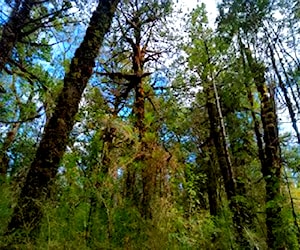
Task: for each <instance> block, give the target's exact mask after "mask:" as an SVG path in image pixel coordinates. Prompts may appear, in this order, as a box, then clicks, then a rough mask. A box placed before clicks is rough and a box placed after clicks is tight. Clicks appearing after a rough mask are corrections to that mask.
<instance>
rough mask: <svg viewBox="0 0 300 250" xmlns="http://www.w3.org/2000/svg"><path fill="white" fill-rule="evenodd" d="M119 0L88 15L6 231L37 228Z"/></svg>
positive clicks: (32, 232) (101, 4) (103, 3)
mask: <svg viewBox="0 0 300 250" xmlns="http://www.w3.org/2000/svg"><path fill="white" fill-rule="evenodd" d="M118 2H119V1H117V0H116V1H105V0H102V1H99V3H98V6H97V8H96V10H95V11H94V13H93V15H92V17H91V20H90V24H89V27H88V29H87V31H86V34H85V37H84V40H83V42H82V43H81V45H80V46H79V48H78V49H77V50H76V52H75V56H74V57H73V59H72V61H71V65H70V69H69V72H68V73H67V74H66V76H65V78H64V87H63V89H62V91H61V93H60V95H59V97H58V101H57V103H56V108H55V110H54V112H53V115H52V117H51V118H50V120H49V122H48V123H47V124H46V127H45V129H44V134H43V136H42V139H41V142H40V144H39V147H38V149H37V153H36V156H35V159H34V161H33V162H32V164H31V166H30V169H29V172H28V175H27V177H26V180H25V183H24V186H23V188H22V190H21V194H20V196H19V199H18V203H17V205H16V207H15V209H14V212H13V215H12V218H11V220H10V222H9V224H8V228H7V233H6V234H12V233H14V232H16V231H19V230H24V231H27V234H29V235H30V237H31V238H32V239H34V235H35V234H36V232H37V230H38V229H39V226H40V222H41V218H42V208H41V204H42V203H43V201H45V200H46V198H47V197H49V195H50V193H51V184H52V183H53V182H54V179H55V176H56V174H57V169H58V167H59V162H60V160H61V158H62V156H63V154H64V151H65V148H66V145H67V143H68V136H69V134H70V132H71V130H72V128H73V125H74V117H75V115H76V113H77V111H78V105H79V102H80V99H81V95H82V93H83V91H84V89H85V87H86V85H87V82H88V80H89V78H90V76H91V75H92V72H93V67H94V60H95V58H96V57H97V55H98V53H99V49H100V47H101V44H102V41H103V39H104V36H105V34H106V33H107V32H108V30H109V27H110V24H111V22H112V18H113V15H114V12H115V9H116V7H117V4H118Z"/></svg>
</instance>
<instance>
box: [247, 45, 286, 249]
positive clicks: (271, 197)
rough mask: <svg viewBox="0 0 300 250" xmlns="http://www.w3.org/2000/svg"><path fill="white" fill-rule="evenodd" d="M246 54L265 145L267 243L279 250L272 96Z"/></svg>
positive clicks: (276, 141)
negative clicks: (259, 105)
mask: <svg viewBox="0 0 300 250" xmlns="http://www.w3.org/2000/svg"><path fill="white" fill-rule="evenodd" d="M245 55H246V58H247V61H248V64H249V68H250V70H251V73H252V76H253V80H254V83H255V85H256V88H257V90H258V92H259V94H260V101H261V120H262V124H263V131H264V136H263V139H264V143H265V149H264V152H265V160H264V162H262V174H263V177H264V179H265V183H266V227H267V244H268V247H269V248H270V249H281V248H283V247H284V246H283V245H282V243H280V241H282V240H283V239H284V237H285V236H284V235H280V231H281V230H280V228H279V227H280V225H282V223H283V222H282V219H281V216H280V211H281V208H280V197H281V194H280V185H281V160H280V145H279V137H278V126H277V116H276V110H275V102H274V100H273V98H274V96H272V95H271V93H270V92H269V91H268V88H267V85H266V79H265V75H264V74H265V68H264V66H263V65H262V64H260V63H258V62H256V61H255V59H253V57H252V54H251V51H250V50H249V49H246V50H245Z"/></svg>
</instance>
